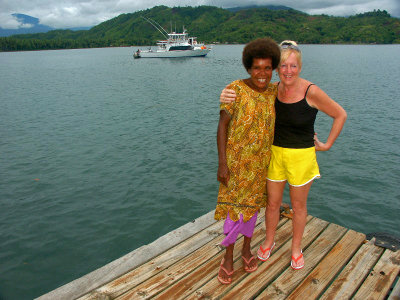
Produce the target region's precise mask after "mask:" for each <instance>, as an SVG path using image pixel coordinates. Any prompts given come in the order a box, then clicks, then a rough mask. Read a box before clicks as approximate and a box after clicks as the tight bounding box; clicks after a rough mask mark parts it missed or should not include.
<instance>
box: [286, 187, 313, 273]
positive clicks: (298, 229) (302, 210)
mask: <svg viewBox="0 0 400 300" xmlns="http://www.w3.org/2000/svg"><path fill="white" fill-rule="evenodd" d="M311 185H312V181H311V182H310V183H308V184H306V185H303V186H300V187H294V186H290V201H291V203H292V209H293V239H292V256H293V257H295V258H297V257H299V256H300V254H301V252H300V251H301V240H302V238H303V233H304V228H305V226H306V222H307V197H308V193H309V191H310V188H311ZM303 264H304V259H303V258H301V259H299V260H298V261H297V262H293V266H294V267H298V266H301V265H303Z"/></svg>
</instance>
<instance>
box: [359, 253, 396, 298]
mask: <svg viewBox="0 0 400 300" xmlns="http://www.w3.org/2000/svg"><path fill="white" fill-rule="evenodd" d="M399 271H400V250H398V251H396V252H393V251H391V250H385V252H384V253H383V255H382V256H381V258H380V259H379V261H378V262H377V263H376V265H375V267H374V268H373V270H372V271H371V273H370V274H369V275H368V277H367V279H365V281H364V283H363V285H362V286H361V287H360V289H359V290H358V292H357V293H356V295H355V296H354V299H356V300H357V299H360V300H365V299H374V300H376V299H385V297H386V295H387V294H388V292H389V290H390V287H391V286H392V284H393V282H394V280H395V279H396V277H397V276H398V274H399Z"/></svg>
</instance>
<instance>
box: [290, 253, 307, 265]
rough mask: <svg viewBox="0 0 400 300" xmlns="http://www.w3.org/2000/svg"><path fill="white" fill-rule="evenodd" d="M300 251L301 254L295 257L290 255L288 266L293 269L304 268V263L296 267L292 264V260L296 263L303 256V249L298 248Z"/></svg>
mask: <svg viewBox="0 0 400 300" xmlns="http://www.w3.org/2000/svg"><path fill="white" fill-rule="evenodd" d="M300 252H301V254H300V255H299V256H298V257H297V258H294V256H292V260H291V261H290V266H291V267H292V269H293V270H300V269H302V268H304V264H302V265H301V266H298V267H294V266H293V262H295V263H297V262H298V261H299V259H300V258H302V257H303V251H302V250H300Z"/></svg>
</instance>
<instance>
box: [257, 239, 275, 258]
mask: <svg viewBox="0 0 400 300" xmlns="http://www.w3.org/2000/svg"><path fill="white" fill-rule="evenodd" d="M274 247H275V242H274V243H273V244H272V246H271V248H267V249H265V250H264V249H263V247H262V246H261V245H260V249H259V251H261V253H262V256H261V255H259V254H258V252H257V257H258V259H259V260H261V261H267V259H268V258H269V257H270V256H271V252H272V249H274ZM265 253H267V255H265Z"/></svg>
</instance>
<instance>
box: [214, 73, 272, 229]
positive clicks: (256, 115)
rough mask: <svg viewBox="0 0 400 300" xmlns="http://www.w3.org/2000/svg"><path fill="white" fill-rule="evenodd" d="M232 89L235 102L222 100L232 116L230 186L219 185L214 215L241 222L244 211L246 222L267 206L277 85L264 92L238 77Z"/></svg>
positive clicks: (229, 155)
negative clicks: (234, 94)
mask: <svg viewBox="0 0 400 300" xmlns="http://www.w3.org/2000/svg"><path fill="white" fill-rule="evenodd" d="M229 88H231V89H233V90H235V92H236V101H235V102H233V103H229V104H225V103H222V104H221V106H220V110H225V111H226V112H227V113H228V115H229V116H230V117H231V120H230V122H229V126H228V133H227V135H228V136H227V145H226V157H227V164H228V168H229V171H230V180H229V182H228V186H225V185H223V184H222V183H221V184H220V187H219V193H218V202H217V208H216V210H215V215H214V218H215V219H216V220H220V219H226V217H227V215H228V213H229V217H230V219H232V220H233V221H238V220H239V219H240V214H242V215H243V221H244V222H247V221H248V220H249V219H251V217H252V216H253V215H254V214H255V213H256V212H259V210H260V208H261V207H265V205H266V200H267V191H266V186H267V170H268V165H269V161H270V159H271V145H272V142H273V138H274V124H275V109H274V104H275V98H276V95H277V86H276V85H273V84H271V83H270V84H269V85H268V88H267V90H266V91H265V92H262V93H261V92H257V91H255V90H253V89H251V88H250V87H249V86H247V85H246V84H245V83H244V81H243V80H236V81H234V82H232V83H231V84H230V87H229Z"/></svg>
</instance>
